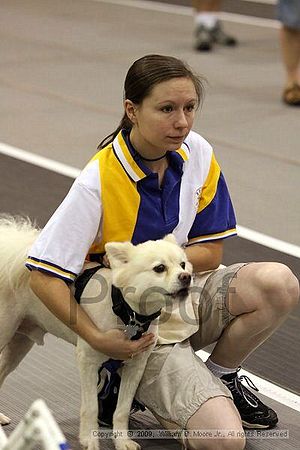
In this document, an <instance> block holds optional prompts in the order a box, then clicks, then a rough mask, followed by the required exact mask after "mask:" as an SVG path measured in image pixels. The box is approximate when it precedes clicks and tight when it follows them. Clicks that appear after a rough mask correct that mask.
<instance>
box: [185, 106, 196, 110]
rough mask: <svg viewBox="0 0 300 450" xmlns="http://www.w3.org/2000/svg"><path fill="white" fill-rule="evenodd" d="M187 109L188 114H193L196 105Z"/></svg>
mask: <svg viewBox="0 0 300 450" xmlns="http://www.w3.org/2000/svg"><path fill="white" fill-rule="evenodd" d="M186 109H187V111H188V112H192V111H194V109H195V105H189V106H187V107H186Z"/></svg>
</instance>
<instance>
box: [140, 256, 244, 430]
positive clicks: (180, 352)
mask: <svg viewBox="0 0 300 450" xmlns="http://www.w3.org/2000/svg"><path fill="white" fill-rule="evenodd" d="M244 265H245V264H244V263H241V264H234V265H232V266H229V267H226V268H224V269H220V270H216V271H214V272H213V273H212V274H211V275H209V277H208V278H206V281H205V284H204V286H203V284H202V285H201V283H202V281H201V277H199V279H197V277H196V279H195V285H196V287H197V286H198V287H199V292H201V294H200V304H199V317H200V323H199V330H198V332H197V333H195V334H194V335H193V336H191V338H190V339H189V340H186V341H184V342H181V343H178V344H175V345H158V346H156V347H155V349H154V351H153V352H152V354H151V355H150V358H149V360H148V363H147V367H146V370H145V372H144V375H143V378H142V380H141V382H140V385H139V388H138V390H137V393H136V398H137V400H139V401H140V402H142V403H143V404H144V405H145V406H146V407H147V408H148V409H149V410H150V411H152V412H153V413H154V414H155V415H158V416H160V417H161V418H163V419H164V420H166V421H168V422H172V423H175V424H177V425H178V426H179V427H180V428H182V429H184V428H186V425H187V422H188V420H189V419H190V417H191V416H192V415H193V414H194V413H195V412H196V411H197V410H198V409H199V408H200V406H201V405H202V404H203V403H205V402H206V401H207V400H208V399H209V398H213V397H218V396H225V397H229V398H231V394H230V392H229V390H228V389H227V388H226V386H225V385H224V384H223V383H222V381H220V380H219V379H218V378H216V377H215V376H214V375H213V374H212V373H211V372H210V370H208V369H207V367H206V366H205V364H204V362H203V361H202V360H201V359H200V358H199V357H198V356H197V355H196V354H195V352H194V350H199V349H200V348H203V347H205V346H206V345H208V344H212V343H213V342H216V341H217V340H218V339H219V337H220V336H221V334H222V332H223V330H224V328H226V327H227V325H228V324H229V323H230V322H231V320H233V319H234V316H232V315H231V314H230V313H229V311H228V310H227V308H226V305H225V299H226V295H227V292H228V289H229V284H230V282H231V280H232V278H233V277H235V276H236V274H237V272H238V271H239V269H240V268H241V267H243V266H244ZM202 286H203V287H202ZM192 347H193V348H192Z"/></svg>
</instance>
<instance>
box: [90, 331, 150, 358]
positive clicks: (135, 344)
mask: <svg viewBox="0 0 300 450" xmlns="http://www.w3.org/2000/svg"><path fill="white" fill-rule="evenodd" d="M154 342H155V336H154V334H152V333H147V334H143V336H142V337H141V338H140V339H138V340H136V341H131V340H130V339H128V337H127V336H126V335H125V333H124V331H123V330H118V329H113V330H109V331H106V332H104V333H101V338H100V339H99V344H98V343H97V344H98V345H97V344H96V345H93V348H94V349H95V350H99V351H100V352H101V353H104V354H105V355H107V356H109V357H110V358H113V359H121V360H123V361H125V360H126V359H130V358H133V357H134V356H136V355H138V354H139V353H142V352H144V351H145V350H147V349H148V348H149V347H150V346H151V345H153V344H154Z"/></svg>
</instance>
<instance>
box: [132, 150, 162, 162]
mask: <svg viewBox="0 0 300 450" xmlns="http://www.w3.org/2000/svg"><path fill="white" fill-rule="evenodd" d="M138 154H139V156H140V158H141V159H143V160H144V161H159V160H160V159H163V158H165V157H166V156H167V152H166V153H165V154H164V155H162V156H160V157H159V158H153V159H150V158H144V156H142V155H140V153H138Z"/></svg>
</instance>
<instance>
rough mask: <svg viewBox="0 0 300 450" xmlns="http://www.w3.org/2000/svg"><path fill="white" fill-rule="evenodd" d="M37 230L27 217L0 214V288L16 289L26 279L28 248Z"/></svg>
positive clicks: (27, 273)
mask: <svg viewBox="0 0 300 450" xmlns="http://www.w3.org/2000/svg"><path fill="white" fill-rule="evenodd" d="M38 233H39V230H38V229H37V228H36V226H35V225H34V224H33V223H32V222H31V221H30V219H28V218H27V217H21V216H17V217H14V216H11V215H9V214H1V215H0V290H1V289H5V288H7V289H10V290H16V289H18V288H19V287H21V286H22V285H23V284H24V283H26V282H27V281H28V277H29V270H28V269H26V267H25V260H26V258H27V255H28V250H29V248H30V247H31V245H32V243H33V242H34V240H35V239H36V237H37V235H38Z"/></svg>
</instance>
